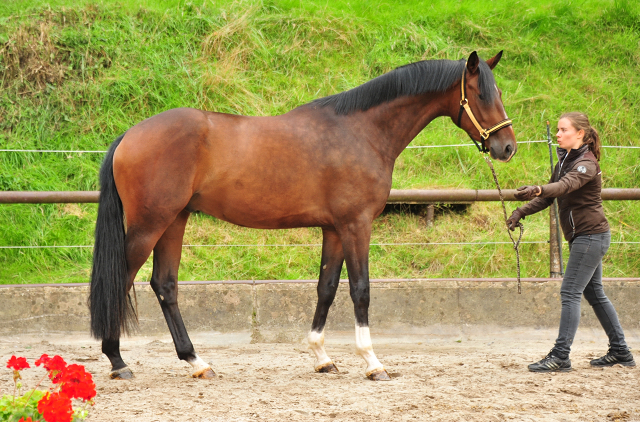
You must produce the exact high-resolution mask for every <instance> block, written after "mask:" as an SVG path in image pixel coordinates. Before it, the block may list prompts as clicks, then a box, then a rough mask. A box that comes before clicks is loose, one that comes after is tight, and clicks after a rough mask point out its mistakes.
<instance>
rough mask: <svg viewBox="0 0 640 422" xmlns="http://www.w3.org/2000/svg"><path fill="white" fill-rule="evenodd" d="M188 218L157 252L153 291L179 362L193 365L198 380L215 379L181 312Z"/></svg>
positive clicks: (166, 235) (164, 239) (172, 229)
mask: <svg viewBox="0 0 640 422" xmlns="http://www.w3.org/2000/svg"><path fill="white" fill-rule="evenodd" d="M188 218H189V213H188V212H187V211H182V212H181V213H180V214H179V215H178V217H177V218H176V220H175V221H174V222H173V223H172V224H171V226H169V228H168V229H167V230H166V231H165V232H164V234H163V235H162V237H161V238H160V240H158V243H157V244H156V247H155V248H154V249H153V273H152V275H151V288H152V289H153V291H154V292H155V294H156V297H157V298H158V302H160V308H161V309H162V313H163V314H164V318H165V320H166V321H167V326H168V327H169V331H170V332H171V337H172V338H173V343H174V345H175V347H176V352H177V354H178V358H179V359H181V360H184V361H187V362H188V363H189V364H191V366H192V367H193V373H192V376H193V377H194V378H214V377H215V376H216V374H215V372H213V370H212V369H211V367H210V366H209V365H208V364H207V363H206V362H204V361H203V360H202V359H201V358H200V357H199V356H198V355H197V354H196V351H195V349H194V348H193V344H192V343H191V340H190V339H189V334H187V329H186V328H185V326H184V322H183V321H182V315H180V309H179V308H178V267H179V266H180V254H181V253H182V238H183V236H184V228H185V225H186V223H187V219H188Z"/></svg>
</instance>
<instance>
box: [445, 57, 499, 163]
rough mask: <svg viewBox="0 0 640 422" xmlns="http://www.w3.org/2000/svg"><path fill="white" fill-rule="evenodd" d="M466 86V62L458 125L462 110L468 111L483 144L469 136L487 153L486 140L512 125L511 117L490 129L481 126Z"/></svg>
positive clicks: (461, 87) (461, 84) (463, 72)
mask: <svg viewBox="0 0 640 422" xmlns="http://www.w3.org/2000/svg"><path fill="white" fill-rule="evenodd" d="M466 86H467V63H466V62H465V64H464V70H463V71H462V82H461V83H460V93H461V94H462V96H461V100H460V112H459V113H458V126H460V120H461V119H462V112H464V111H466V112H467V115H468V116H469V119H471V122H472V123H473V125H474V126H475V127H476V129H478V132H480V137H481V138H482V144H478V141H476V140H475V139H473V137H471V136H469V137H470V138H471V140H472V141H473V143H474V144H476V147H477V148H478V151H480V152H481V153H487V152H489V148H487V147H486V146H485V141H486V140H487V139H489V136H490V135H491V134H492V133H495V132H497V131H499V130H500V129H502V128H505V127H507V126H511V124H512V121H511V119H508V118H507V119H504V120H502V121H501V122H498V123H496V124H495V125H493V126H491V127H490V128H489V129H484V128H483V127H482V126H480V123H478V121H477V120H476V117H475V116H474V115H473V112H472V111H471V107H469V100H468V99H467V96H466V93H465V89H466ZM460 127H461V126H460Z"/></svg>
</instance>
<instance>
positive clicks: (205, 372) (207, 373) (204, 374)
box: [191, 368, 217, 380]
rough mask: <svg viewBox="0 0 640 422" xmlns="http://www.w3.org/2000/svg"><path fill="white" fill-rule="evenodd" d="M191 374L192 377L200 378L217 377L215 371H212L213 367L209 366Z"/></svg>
mask: <svg viewBox="0 0 640 422" xmlns="http://www.w3.org/2000/svg"><path fill="white" fill-rule="evenodd" d="M191 376H192V377H193V378H200V379H202V380H210V379H212V378H215V377H217V375H216V373H215V372H213V369H211V368H204V369H201V370H199V371H197V372H194V373H193V374H192V375H191Z"/></svg>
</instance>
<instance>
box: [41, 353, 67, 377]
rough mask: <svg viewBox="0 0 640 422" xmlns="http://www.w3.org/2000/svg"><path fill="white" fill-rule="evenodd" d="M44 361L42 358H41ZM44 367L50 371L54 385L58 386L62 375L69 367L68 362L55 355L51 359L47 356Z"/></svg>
mask: <svg viewBox="0 0 640 422" xmlns="http://www.w3.org/2000/svg"><path fill="white" fill-rule="evenodd" d="M40 359H41V360H42V357H40ZM43 365H44V367H45V369H46V370H47V371H49V378H50V379H51V382H53V383H54V384H58V383H59V382H60V374H61V373H62V371H64V369H65V368H66V367H67V362H65V361H64V359H62V358H61V357H60V356H58V355H55V356H54V357H52V358H51V359H49V357H48V356H47V358H46V359H45V360H43Z"/></svg>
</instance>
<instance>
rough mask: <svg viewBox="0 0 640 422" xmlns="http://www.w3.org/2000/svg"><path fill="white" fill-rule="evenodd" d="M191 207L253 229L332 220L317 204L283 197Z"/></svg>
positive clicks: (226, 199) (199, 202) (200, 202)
mask: <svg viewBox="0 0 640 422" xmlns="http://www.w3.org/2000/svg"><path fill="white" fill-rule="evenodd" d="M190 206H191V207H193V208H194V209H196V210H198V211H202V212H204V213H206V214H209V215H211V216H214V217H216V218H219V219H221V220H224V221H228V222H229V223H232V224H236V225H238V226H244V227H251V228H256V229H288V228H294V227H317V226H327V225H332V221H331V220H332V219H331V217H330V216H329V215H328V213H327V212H326V211H323V209H322V207H320V206H319V204H310V203H306V201H304V202H303V201H295V202H292V201H290V200H289V199H288V198H286V197H283V198H272V197H270V196H269V195H266V196H262V197H260V196H253V197H243V198H231V197H226V196H222V197H217V198H210V199H206V198H200V199H199V200H195V201H193V204H190Z"/></svg>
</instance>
